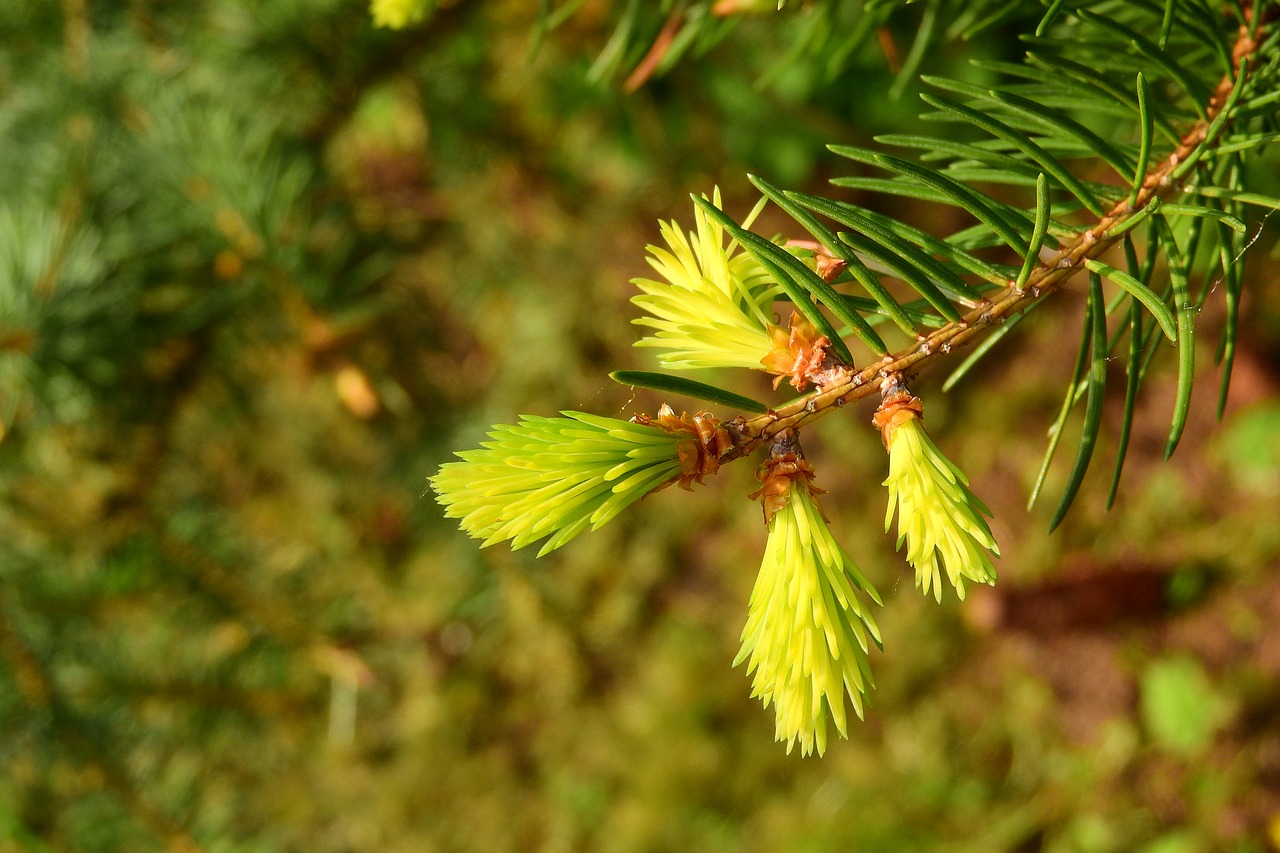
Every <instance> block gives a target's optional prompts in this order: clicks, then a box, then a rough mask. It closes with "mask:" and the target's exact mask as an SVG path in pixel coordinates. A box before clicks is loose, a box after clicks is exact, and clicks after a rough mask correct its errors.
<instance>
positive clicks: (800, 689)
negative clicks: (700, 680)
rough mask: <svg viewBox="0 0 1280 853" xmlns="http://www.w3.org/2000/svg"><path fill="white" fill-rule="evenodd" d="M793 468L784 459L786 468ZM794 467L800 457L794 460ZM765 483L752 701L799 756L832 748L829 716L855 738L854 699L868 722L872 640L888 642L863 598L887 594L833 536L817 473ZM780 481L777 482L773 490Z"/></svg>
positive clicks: (747, 641)
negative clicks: (815, 484) (865, 703)
mask: <svg viewBox="0 0 1280 853" xmlns="http://www.w3.org/2000/svg"><path fill="white" fill-rule="evenodd" d="M785 464H788V463H785V462H784V465H785ZM790 464H794V460H793V462H792V463H790ZM799 465H800V466H801V471H800V472H799V475H796V474H795V473H794V472H792V473H790V474H788V473H783V474H782V475H781V477H782V479H781V480H779V475H778V474H777V472H776V471H775V472H772V473H771V474H770V476H769V477H768V478H766V482H765V488H764V489H762V490H761V491H762V492H763V493H764V494H765V507H766V513H767V512H768V510H769V508H770V505H771V502H772V505H773V507H774V508H775V511H774V512H773V514H772V516H771V517H770V518H769V522H768V523H769V541H768V545H767V546H766V548H765V554H764V560H763V562H762V563H761V564H760V574H759V576H758V577H757V578H756V583H755V587H754V589H752V591H751V602H750V606H749V610H748V616H747V624H746V627H745V628H744V629H743V631H742V650H741V651H740V652H739V653H738V656H737V658H736V659H735V660H734V666H737V665H738V664H740V663H742V662H743V661H744V660H746V661H748V664H747V672H748V674H751V673H754V675H755V678H754V680H753V682H752V690H751V695H752V696H758V697H759V698H760V699H762V700H763V701H764V705H765V707H766V708H767V707H768V706H769V704H770V703H771V702H772V703H773V705H774V713H775V719H776V722H775V735H776V738H777V740H779V741H783V740H785V741H786V742H787V752H788V753H790V752H791V750H792V749H793V748H794V747H795V745H796V743H799V744H800V753H801V754H802V755H809V754H810V753H812V752H813V751H814V750H815V749H816V750H817V752H818V754H819V755H821V754H823V753H824V752H825V751H826V748H827V719H828V717H830V719H831V720H832V721H833V722H834V723H835V727H836V731H838V732H839V733H840V736H841V737H848V723H847V716H846V713H845V705H844V696H845V694H846V693H848V695H849V699H850V700H851V701H852V702H853V708H854V711H855V712H856V713H857V714H858V716H859V717H861V716H862V697H863V695H864V694H865V693H866V692H867V691H868V690H869V689H870V688H871V687H872V686H874V681H873V679H872V675H871V666H870V662H869V661H868V659H867V652H868V643H867V638H868V636H870V638H871V640H872V641H873V642H875V644H876V645H877V646H879V645H880V629H879V628H878V627H877V626H876V623H875V620H874V619H873V618H872V616H871V613H870V612H869V611H868V609H867V607H866V605H865V604H864V603H863V601H862V600H861V598H860V597H859V595H858V592H857V590H861V591H862V592H863V593H865V594H866V595H867V596H868V597H869V598H870V599H871V600H872V601H874V602H876V603H877V604H880V603H881V601H880V596H879V595H878V594H877V593H876V591H875V588H874V587H872V586H871V584H870V583H869V582H868V581H867V579H866V578H865V577H864V576H863V574H862V572H860V571H859V570H858V567H857V566H855V565H854V564H853V561H852V560H851V559H849V555H848V554H846V553H845V552H844V549H842V548H841V547H840V546H839V545H838V544H837V543H836V541H835V539H834V538H833V537H832V535H831V531H830V530H829V529H828V528H827V523H826V521H825V520H824V519H823V517H822V512H821V510H820V509H818V506H817V504H816V503H815V501H814V498H813V495H812V493H811V491H810V486H809V483H808V478H809V477H810V476H812V473H811V471H810V470H809V469H808V468H807V466H805V465H804V462H803V460H802V459H801V460H799ZM771 483H777V484H778V485H777V486H775V487H774V488H773V489H772V490H771V489H770V484H771Z"/></svg>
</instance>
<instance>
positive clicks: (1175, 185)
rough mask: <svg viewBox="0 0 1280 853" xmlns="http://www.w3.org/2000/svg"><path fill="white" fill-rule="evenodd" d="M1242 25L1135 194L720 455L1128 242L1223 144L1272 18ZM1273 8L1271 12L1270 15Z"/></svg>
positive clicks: (970, 329) (870, 387)
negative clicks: (1222, 70)
mask: <svg viewBox="0 0 1280 853" xmlns="http://www.w3.org/2000/svg"><path fill="white" fill-rule="evenodd" d="M1241 11H1242V15H1241V24H1240V26H1239V28H1238V30H1237V34H1236V38H1235V41H1234V43H1233V45H1232V48H1231V61H1232V73H1230V74H1227V75H1224V76H1223V77H1222V79H1221V80H1220V82H1219V83H1218V85H1217V86H1216V87H1215V88H1214V90H1213V92H1212V94H1211V95H1210V96H1209V98H1208V100H1207V101H1206V102H1205V103H1203V104H1200V105H1198V106H1199V107H1200V110H1199V112H1200V113H1201V116H1202V117H1201V118H1199V119H1198V120H1196V121H1195V123H1194V124H1192V125H1191V127H1190V128H1189V129H1188V130H1187V131H1186V132H1185V133H1183V134H1182V135H1181V137H1180V138H1179V141H1178V144H1177V146H1176V148H1175V149H1174V151H1173V153H1172V154H1170V155H1169V156H1168V157H1167V158H1165V159H1164V160H1162V161H1161V162H1159V163H1158V164H1155V165H1154V167H1153V168H1150V169H1149V170H1148V171H1147V172H1146V175H1145V177H1144V178H1143V180H1142V181H1141V183H1140V184H1139V185H1138V187H1137V191H1136V192H1134V193H1132V194H1131V195H1130V197H1128V198H1125V199H1123V200H1121V201H1119V202H1116V203H1115V204H1114V205H1112V207H1111V208H1110V209H1109V210H1107V211H1106V213H1105V214H1104V215H1103V216H1101V217H1100V218H1099V219H1098V220H1097V221H1096V222H1095V223H1094V224H1093V225H1092V226H1091V227H1089V228H1088V229H1086V230H1084V231H1082V232H1081V233H1080V234H1079V235H1077V236H1076V237H1075V238H1074V239H1072V240H1071V241H1070V242H1068V243H1066V244H1065V245H1063V247H1062V248H1061V249H1060V250H1059V251H1057V252H1056V253H1054V254H1053V255H1051V256H1049V257H1047V258H1044V259H1042V260H1041V261H1040V262H1039V263H1038V264H1037V265H1036V266H1035V268H1034V269H1033V270H1032V272H1031V274H1030V275H1029V276H1027V277H1026V282H1025V284H1024V285H1023V286H1021V287H1019V286H1018V285H1017V282H1016V281H1010V282H1009V284H1008V285H1007V286H1006V287H1005V288H1004V290H1003V291H1002V292H1000V293H999V294H997V295H995V296H993V297H991V298H990V299H989V301H986V302H985V303H984V304H982V305H979V306H978V307H976V308H974V309H972V310H971V311H969V312H968V313H966V314H965V315H964V316H962V317H961V318H960V320H959V321H958V322H950V323H947V324H945V325H943V326H942V327H940V328H938V329H936V330H934V331H932V332H931V333H929V334H928V335H921V336H919V339H918V341H917V342H916V343H915V344H913V345H912V346H909V347H906V348H904V349H901V350H898V351H897V352H894V353H891V354H890V355H887V356H885V357H884V358H883V359H881V360H880V361H877V362H874V363H872V364H870V365H868V366H866V367H864V368H862V369H861V370H855V368H854V367H853V366H852V365H848V366H844V367H843V368H841V370H840V371H839V375H838V376H836V377H835V378H833V380H832V381H830V382H827V383H825V384H824V385H822V386H821V387H819V388H817V389H816V390H814V391H812V392H810V393H809V394H806V395H804V396H802V397H800V398H797V399H796V400H794V401H792V402H790V403H788V404H787V405H785V406H782V407H779V408H778V409H775V410H772V411H770V412H768V413H766V414H764V415H759V416H757V417H754V418H751V419H749V420H748V419H745V418H741V417H740V418H738V419H737V420H735V421H733V422H731V423H728V424H726V425H725V426H726V429H727V430H728V432H729V435H730V436H731V438H732V440H733V441H732V445H731V446H730V447H728V448H727V449H726V450H725V451H724V453H722V454H721V456H720V461H721V462H727V461H730V460H732V459H736V458H739V457H742V456H746V455H749V454H750V453H752V452H753V451H754V450H756V449H758V448H760V447H761V446H763V445H766V444H768V443H770V442H771V441H773V439H774V437H775V436H777V435H778V434H779V433H781V432H782V431H783V430H787V429H793V428H796V427H800V426H803V425H806V424H808V423H810V422H812V421H814V420H816V419H818V418H820V417H823V416H824V415H827V414H830V413H831V412H832V411H835V410H836V409H839V408H841V407H842V406H844V405H845V404H847V403H851V402H854V401H856V400H859V399H862V398H863V397H867V396H869V395H871V394H872V393H876V392H878V391H879V390H880V387H881V383H882V382H884V381H885V380H888V379H891V378H894V377H905V376H909V375H912V374H914V373H915V372H917V371H919V370H920V369H921V368H923V367H924V366H925V365H926V364H928V363H929V362H931V361H933V360H935V359H936V358H937V357H938V356H941V355H946V354H949V353H951V352H952V351H954V350H955V349H956V348H958V347H960V346H963V345H965V344H967V343H969V342H971V341H973V340H975V339H976V338H978V337H980V336H982V335H983V334H984V333H986V332H987V331H989V330H990V329H992V328H994V327H997V326H998V325H999V324H1001V323H1003V322H1005V321H1006V320H1009V319H1011V318H1013V317H1016V316H1018V315H1020V314H1021V313H1022V312H1024V311H1026V310H1028V309H1029V308H1031V307H1032V306H1033V305H1034V304H1036V303H1037V302H1039V301H1040V300H1042V299H1044V298H1045V297H1046V296H1048V295H1049V294H1051V293H1053V292H1054V291H1056V290H1058V289H1060V288H1061V287H1062V286H1063V285H1065V284H1066V283H1067V282H1068V281H1070V280H1071V279H1073V278H1074V277H1075V276H1076V275H1077V274H1078V273H1080V272H1081V271H1082V270H1085V269H1086V266H1087V264H1088V262H1092V261H1096V260H1097V259H1098V258H1099V257H1101V256H1102V255H1103V254H1104V253H1105V252H1106V251H1107V250H1108V249H1110V248H1111V247H1112V246H1113V245H1115V244H1116V243H1117V242H1119V241H1120V240H1121V239H1123V236H1124V233H1125V232H1126V231H1127V230H1128V229H1127V227H1126V226H1127V225H1128V224H1130V223H1131V221H1132V220H1133V219H1135V218H1136V217H1145V216H1146V215H1147V214H1148V213H1149V211H1148V210H1147V208H1148V206H1149V205H1152V204H1159V203H1160V201H1161V200H1163V199H1166V198H1169V197H1171V196H1174V195H1176V194H1177V193H1179V192H1181V191H1182V189H1183V187H1184V185H1185V184H1186V183H1187V182H1188V180H1189V178H1190V176H1191V175H1192V174H1194V172H1193V170H1192V168H1191V167H1192V166H1193V165H1194V164H1195V163H1196V162H1198V161H1199V160H1200V159H1201V158H1202V157H1203V155H1204V154H1205V153H1206V151H1208V150H1210V149H1212V148H1213V147H1214V144H1215V143H1216V142H1218V141H1220V140H1222V139H1224V137H1223V134H1222V133H1221V130H1222V127H1223V126H1224V124H1225V122H1226V121H1228V120H1229V119H1230V117H1231V114H1230V108H1231V106H1232V105H1233V104H1234V103H1235V101H1236V99H1237V98H1238V97H1239V96H1240V94H1241V93H1242V92H1243V90H1244V87H1245V84H1246V82H1247V80H1248V79H1249V72H1250V60H1251V59H1252V58H1253V57H1254V55H1255V54H1256V53H1257V52H1258V50H1259V48H1260V46H1261V45H1262V43H1263V41H1264V36H1265V35H1266V33H1265V32H1264V30H1265V29H1267V27H1268V25H1269V24H1271V23H1273V19H1274V15H1261V16H1259V15H1258V13H1257V9H1256V7H1255V6H1254V4H1252V3H1249V4H1246V5H1244V6H1243V7H1242V10H1241ZM1268 11H1272V10H1268Z"/></svg>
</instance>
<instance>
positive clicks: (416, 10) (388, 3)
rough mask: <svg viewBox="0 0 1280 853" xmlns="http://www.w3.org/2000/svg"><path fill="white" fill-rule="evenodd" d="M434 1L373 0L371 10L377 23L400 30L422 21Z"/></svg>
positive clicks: (380, 25)
mask: <svg viewBox="0 0 1280 853" xmlns="http://www.w3.org/2000/svg"><path fill="white" fill-rule="evenodd" d="M434 2H435V0H371V2H370V3H369V12H370V14H372V15H373V23H374V24H375V25H377V26H379V27H390V28H391V29H393V30H399V29H403V28H404V27H407V26H409V24H414V23H417V22H418V21H421V20H422V19H423V18H424V17H426V14H427V9H428V7H429V6H431V5H432V4H433V3H434Z"/></svg>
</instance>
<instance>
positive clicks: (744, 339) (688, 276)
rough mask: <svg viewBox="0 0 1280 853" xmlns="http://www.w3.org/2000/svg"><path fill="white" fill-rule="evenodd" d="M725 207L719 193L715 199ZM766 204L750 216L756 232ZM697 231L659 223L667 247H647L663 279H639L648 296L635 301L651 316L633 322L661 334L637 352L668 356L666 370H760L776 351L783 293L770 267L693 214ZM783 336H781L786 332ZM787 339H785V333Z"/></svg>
mask: <svg viewBox="0 0 1280 853" xmlns="http://www.w3.org/2000/svg"><path fill="white" fill-rule="evenodd" d="M712 203H713V204H714V205H715V206H716V207H720V191H719V190H718V189H717V190H715V191H714V192H713V194H712ZM763 206H764V200H763V199H762V200H761V202H760V204H758V205H757V206H756V208H755V209H754V210H753V211H752V212H751V215H750V216H748V217H747V221H746V223H745V224H746V225H750V223H751V221H752V220H753V219H755V217H756V215H757V214H758V213H759V212H760V209H761V208H762V207H763ZM694 220H695V223H696V231H695V232H691V233H690V234H688V235H687V236H686V235H685V234H683V233H682V232H681V231H680V227H679V226H678V225H677V224H676V223H675V222H663V223H660V227H661V229H662V237H663V239H664V240H665V241H666V244H667V247H668V248H665V249H664V248H661V247H659V246H649V247H648V250H649V255H650V257H649V258H648V261H649V265H650V266H652V267H653V269H654V270H655V271H656V272H657V273H658V275H659V276H660V278H661V280H660V281H659V280H653V279H646V278H637V279H635V280H634V281H633V283H634V284H635V285H636V286H637V287H639V288H640V290H641V291H642V293H641V294H640V295H639V296H635V297H633V298H632V300H631V301H632V302H633V303H634V304H635V305H637V306H638V307H640V308H641V309H643V310H644V311H647V312H648V313H649V314H651V315H652V316H649V317H641V318H639V319H637V320H633V321H632V322H634V323H636V324H637V325H640V326H648V327H650V328H652V329H656V330H657V331H655V332H653V333H652V334H649V335H647V336H645V337H644V338H641V339H640V340H639V341H637V342H636V346H642V347H660V348H663V349H666V350H668V352H664V353H662V354H661V355H659V356H658V361H659V362H660V363H661V364H662V366H663V367H665V368H668V369H686V368H702V367H746V368H754V369H757V370H760V369H762V367H761V363H760V362H761V359H763V358H765V357H766V356H767V355H768V354H769V352H770V350H771V349H772V348H773V345H774V344H773V341H772V339H771V338H770V330H771V329H777V328H778V327H777V326H776V325H775V324H774V323H773V320H772V318H773V313H772V311H773V301H774V298H775V297H776V296H777V295H778V293H779V292H780V291H781V288H780V287H779V286H778V284H777V283H776V282H775V281H774V280H773V279H772V278H771V277H770V276H769V274H768V273H767V272H766V271H765V269H764V267H762V266H761V265H760V262H759V261H757V260H756V259H755V258H754V257H752V256H751V255H750V254H748V253H747V252H745V251H743V249H742V247H741V246H739V245H738V243H737V242H736V241H734V240H731V239H727V238H726V237H725V231H724V226H722V225H721V224H720V223H718V222H716V221H715V220H714V219H713V218H711V216H710V215H709V214H707V213H706V212H705V211H703V210H702V209H701V208H699V207H697V206H695V207H694ZM778 331H781V330H780V329H779V330H778ZM782 334H783V336H784V337H785V334H786V333H785V332H782Z"/></svg>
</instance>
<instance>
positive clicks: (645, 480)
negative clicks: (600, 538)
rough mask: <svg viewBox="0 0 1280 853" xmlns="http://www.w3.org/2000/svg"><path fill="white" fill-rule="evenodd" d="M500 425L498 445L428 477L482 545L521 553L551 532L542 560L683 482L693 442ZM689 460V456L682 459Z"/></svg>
mask: <svg viewBox="0 0 1280 853" xmlns="http://www.w3.org/2000/svg"><path fill="white" fill-rule="evenodd" d="M562 414H563V415H564V417H562V418H543V417H535V416H531V415H522V416H521V420H520V423H518V424H515V425H511V424H497V425H495V426H494V427H493V428H492V430H491V431H490V432H489V438H490V439H491V441H485V442H481V447H480V448H479V449H477V450H466V451H462V452H460V453H458V458H459V459H460V460H461V461H458V462H448V463H446V464H444V465H442V466H440V471H439V473H437V474H436V475H435V476H434V477H432V478H431V486H432V488H434V489H435V491H436V496H437V500H439V501H440V503H441V504H443V505H444V507H445V515H446V516H448V517H449V518H458V519H461V521H460V522H459V524H460V526H461V527H462V529H463V530H465V531H466V532H467V533H469V534H470V535H471V536H474V537H476V538H477V539H483V540H484V546H488V545H492V544H493V543H495V542H502V541H505V540H508V539H510V540H511V547H512V548H513V549H515V548H523V547H524V546H526V545H529V544H530V543H532V542H535V541H537V540H538V539H541V538H542V537H544V536H548V535H550V536H551V538H550V539H548V540H547V542H546V544H544V545H543V546H542V550H541V551H539V552H538V553H539V556H541V555H542V554H545V553H547V552H548V551H551V550H553V549H555V548H559V547H560V546H561V545H563V544H565V543H566V542H568V541H569V540H570V539H572V538H573V537H575V536H577V535H578V534H579V533H581V532H582V531H583V530H585V529H587V527H590V528H591V529H593V530H594V529H596V528H598V527H600V526H601V525H602V524H604V523H605V522H607V521H609V520H610V519H612V518H613V517H614V516H615V515H617V514H618V513H619V512H621V511H622V510H623V509H624V508H626V507H627V506H628V505H629V504H631V503H633V502H635V501H637V500H639V499H640V498H642V497H644V496H645V495H646V494H648V493H649V492H651V491H653V490H654V489H656V488H659V487H661V486H663V485H666V484H667V483H668V482H670V481H672V480H675V479H677V478H680V477H681V475H682V464H684V465H685V467H686V468H688V467H690V465H691V464H692V463H690V461H689V459H690V455H691V453H692V454H693V455H695V456H696V448H690V447H689V446H688V444H689V442H690V441H691V439H690V438H689V436H687V435H685V434H682V433H680V432H672V431H670V430H667V429H664V428H661V427H659V426H651V425H647V424H638V423H631V422H628V421H621V420H616V419H614V418H602V417H598V416H596V415H589V414H584V413H582V412H562ZM682 454H683V456H682Z"/></svg>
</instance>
